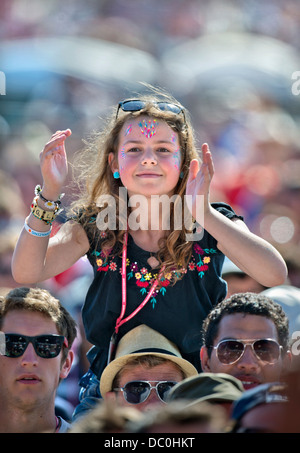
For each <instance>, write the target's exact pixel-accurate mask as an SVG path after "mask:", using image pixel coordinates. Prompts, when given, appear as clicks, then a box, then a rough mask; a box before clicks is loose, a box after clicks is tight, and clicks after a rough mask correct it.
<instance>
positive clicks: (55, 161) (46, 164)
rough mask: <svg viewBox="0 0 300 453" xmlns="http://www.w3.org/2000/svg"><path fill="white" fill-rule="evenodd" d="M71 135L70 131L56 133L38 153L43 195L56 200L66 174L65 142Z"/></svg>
mask: <svg viewBox="0 0 300 453" xmlns="http://www.w3.org/2000/svg"><path fill="white" fill-rule="evenodd" d="M71 134H72V132H71V130H70V129H66V130H64V131H57V132H55V134H53V135H52V137H51V139H50V140H49V142H48V143H46V145H45V146H44V149H43V151H42V152H41V153H40V166H41V172H42V176H43V195H44V196H45V197H46V198H48V199H49V200H56V199H57V197H58V195H59V194H60V193H61V189H62V187H63V184H64V182H65V180H66V177H67V174H68V161H67V154H66V149H65V140H66V138H67V137H69V136H70V135H71Z"/></svg>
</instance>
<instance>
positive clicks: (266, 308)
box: [200, 293, 291, 389]
mask: <svg viewBox="0 0 300 453" xmlns="http://www.w3.org/2000/svg"><path fill="white" fill-rule="evenodd" d="M200 359H201V365H202V369H203V371H206V372H212V373H227V374H230V375H232V376H234V377H235V378H237V379H239V380H240V381H242V383H243V386H244V388H245V389H250V388H253V387H255V386H257V385H259V384H263V383H266V382H275V381H279V380H280V378H281V376H282V373H283V371H285V370H286V369H288V367H289V365H290V360H291V353H290V351H289V327H288V318H287V316H286V314H285V313H284V311H283V309H282V307H281V306H280V305H279V304H277V303H275V302H273V301H272V300H271V299H270V298H268V297H266V296H264V295H262V294H256V293H238V294H234V295H232V296H231V297H230V298H229V299H227V300H225V301H223V302H221V303H219V304H218V305H217V306H216V307H215V308H214V309H213V310H212V311H211V312H210V313H209V315H208V316H207V318H206V319H205V320H204V323H203V346H202V348H201V351H200Z"/></svg>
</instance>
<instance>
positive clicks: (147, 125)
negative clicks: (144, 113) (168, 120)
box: [139, 120, 158, 138]
mask: <svg viewBox="0 0 300 453" xmlns="http://www.w3.org/2000/svg"><path fill="white" fill-rule="evenodd" d="M139 126H140V128H141V133H142V134H143V135H145V137H146V138H151V137H153V136H154V135H155V134H156V128H157V126H158V122H157V120H149V121H145V120H143V122H139Z"/></svg>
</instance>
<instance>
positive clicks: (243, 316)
mask: <svg viewBox="0 0 300 453" xmlns="http://www.w3.org/2000/svg"><path fill="white" fill-rule="evenodd" d="M225 338H236V339H238V338H240V339H256V338H257V339H260V338H273V339H274V340H278V335H277V329H276V326H275V324H274V322H273V320H272V319H270V318H267V317H266V316H261V315H253V314H248V313H232V314H226V315H224V316H223V317H222V319H221V321H220V324H219V328H218V335H217V338H216V340H217V341H220V340H223V339H225Z"/></svg>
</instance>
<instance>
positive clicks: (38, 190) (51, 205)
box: [34, 184, 65, 210]
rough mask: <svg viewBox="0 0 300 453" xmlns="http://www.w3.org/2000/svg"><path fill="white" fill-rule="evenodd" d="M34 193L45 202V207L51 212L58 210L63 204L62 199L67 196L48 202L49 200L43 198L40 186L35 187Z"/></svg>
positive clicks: (62, 195) (60, 196) (61, 195)
mask: <svg viewBox="0 0 300 453" xmlns="http://www.w3.org/2000/svg"><path fill="white" fill-rule="evenodd" d="M34 193H35V195H36V196H39V197H40V198H41V199H42V200H43V201H44V203H45V206H46V207H47V208H49V209H50V210H55V209H56V208H58V206H59V205H60V204H61V199H62V198H63V197H64V195H65V194H64V193H62V194H60V195H59V197H58V199H57V200H56V201H51V200H47V198H45V197H44V196H43V194H42V188H41V186H40V185H39V184H38V185H37V186H35V189H34Z"/></svg>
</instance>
